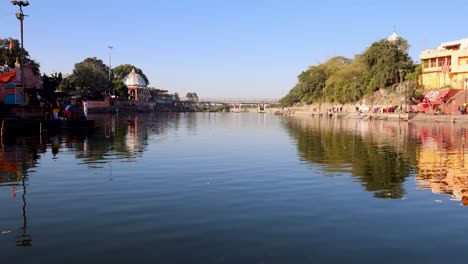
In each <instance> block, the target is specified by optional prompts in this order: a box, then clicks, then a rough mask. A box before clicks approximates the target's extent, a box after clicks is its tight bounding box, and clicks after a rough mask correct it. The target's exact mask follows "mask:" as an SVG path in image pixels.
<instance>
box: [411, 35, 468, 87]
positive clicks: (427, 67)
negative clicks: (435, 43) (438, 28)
mask: <svg viewBox="0 0 468 264" xmlns="http://www.w3.org/2000/svg"><path fill="white" fill-rule="evenodd" d="M419 58H420V59H421V65H422V72H421V76H420V79H419V84H421V85H423V86H424V89H426V90H432V89H439V88H444V87H451V88H454V89H465V86H466V85H467V84H468V38H464V39H461V40H456V41H450V42H444V43H442V44H440V45H439V47H437V48H436V49H430V50H424V51H423V52H422V53H421V55H420V56H419Z"/></svg>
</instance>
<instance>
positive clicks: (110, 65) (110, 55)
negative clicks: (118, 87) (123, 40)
mask: <svg viewBox="0 0 468 264" xmlns="http://www.w3.org/2000/svg"><path fill="white" fill-rule="evenodd" d="M107 47H108V48H109V82H110V80H111V72H112V48H114V47H112V46H107Z"/></svg>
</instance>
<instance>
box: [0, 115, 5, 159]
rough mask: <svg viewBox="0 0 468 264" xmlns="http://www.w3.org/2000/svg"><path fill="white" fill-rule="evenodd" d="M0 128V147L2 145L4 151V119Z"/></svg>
mask: <svg viewBox="0 0 468 264" xmlns="http://www.w3.org/2000/svg"><path fill="white" fill-rule="evenodd" d="M0 130H1V132H0V134H1V136H0V140H1V142H0V144H1V147H2V152H5V145H3V134H4V132H5V119H3V120H2V128H1V129H0Z"/></svg>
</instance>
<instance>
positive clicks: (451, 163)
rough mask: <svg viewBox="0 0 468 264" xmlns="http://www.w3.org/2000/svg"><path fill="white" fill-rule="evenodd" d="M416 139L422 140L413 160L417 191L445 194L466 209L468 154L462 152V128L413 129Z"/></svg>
mask: <svg viewBox="0 0 468 264" xmlns="http://www.w3.org/2000/svg"><path fill="white" fill-rule="evenodd" d="M415 135H416V136H417V137H419V139H420V140H421V149H420V151H419V152H418V153H417V157H416V160H417V162H418V164H417V165H418V168H419V173H418V175H417V176H416V180H417V182H418V184H419V189H430V190H431V191H432V192H433V193H437V194H448V195H451V196H452V197H453V198H455V199H457V200H461V201H462V202H463V204H464V205H468V166H467V165H468V163H466V161H468V152H467V153H465V151H464V148H465V146H464V144H463V142H465V140H466V133H465V130H464V128H461V127H459V128H454V127H453V126H450V125H447V126H446V127H445V126H438V127H434V126H432V125H427V126H421V127H416V128H415ZM465 159H466V161H465Z"/></svg>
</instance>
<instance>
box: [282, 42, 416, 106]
mask: <svg viewBox="0 0 468 264" xmlns="http://www.w3.org/2000/svg"><path fill="white" fill-rule="evenodd" d="M409 47H410V46H409V44H408V42H407V41H406V40H405V39H403V38H401V37H398V38H397V39H396V40H393V41H390V40H387V39H382V40H379V41H377V42H374V43H372V44H371V45H370V47H368V48H367V49H366V50H365V51H364V52H363V53H361V54H358V55H356V56H355V57H354V58H353V59H349V58H345V57H343V56H337V57H333V58H330V59H328V60H326V61H325V62H323V63H320V64H318V65H314V66H310V67H309V68H308V69H307V70H305V71H303V72H301V73H300V74H299V76H298V81H297V83H296V85H295V86H294V87H293V88H292V89H291V90H290V91H289V93H288V94H287V95H286V96H284V97H283V98H281V99H280V102H281V104H282V105H283V106H291V105H294V104H298V103H305V104H312V103H321V102H333V103H350V102H355V101H356V100H360V99H361V98H363V97H364V96H365V95H370V94H372V93H373V92H375V91H377V90H379V89H381V88H388V87H392V86H393V85H395V84H397V83H399V82H400V81H405V80H408V81H417V76H418V75H419V72H420V69H421V68H420V66H419V65H417V64H415V63H414V62H413V60H412V59H411V57H410V56H409V54H408V50H409Z"/></svg>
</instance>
